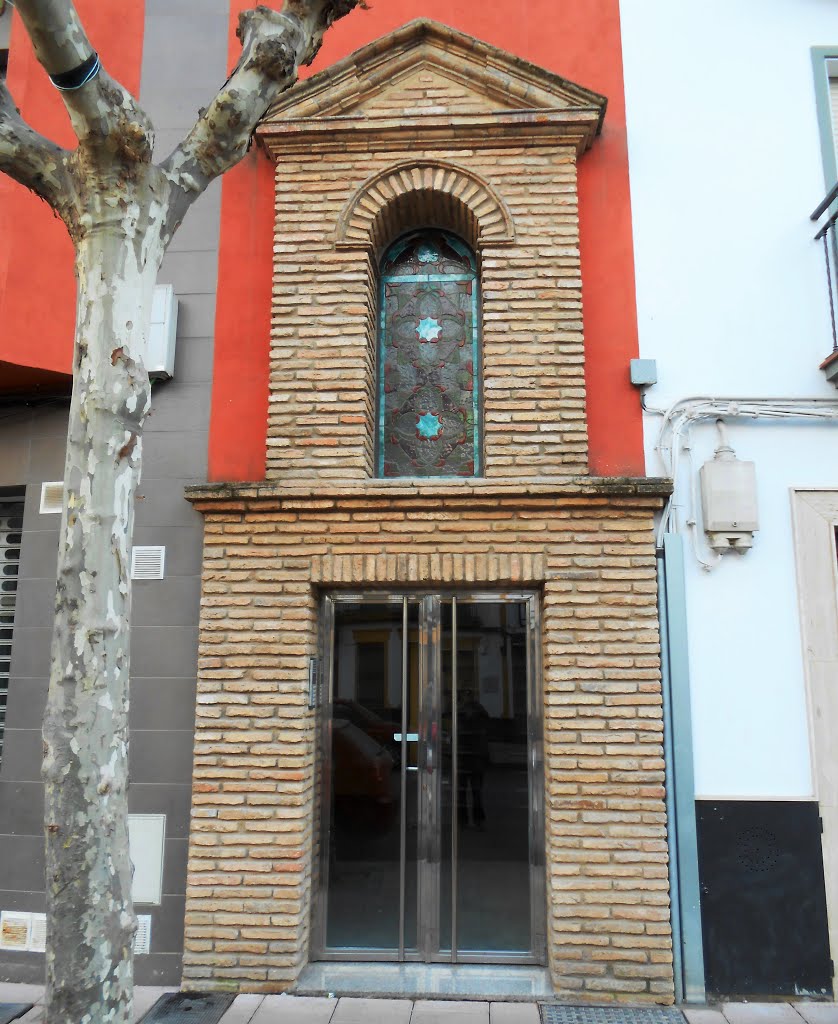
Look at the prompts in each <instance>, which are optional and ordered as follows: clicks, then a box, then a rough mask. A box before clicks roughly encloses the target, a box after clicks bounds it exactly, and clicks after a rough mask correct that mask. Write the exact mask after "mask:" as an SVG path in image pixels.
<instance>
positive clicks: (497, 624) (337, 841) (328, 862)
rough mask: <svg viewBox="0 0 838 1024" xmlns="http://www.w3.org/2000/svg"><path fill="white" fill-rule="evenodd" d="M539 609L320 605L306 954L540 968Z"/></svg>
mask: <svg viewBox="0 0 838 1024" xmlns="http://www.w3.org/2000/svg"><path fill="white" fill-rule="evenodd" d="M537 614H538V608H537V602H536V600H535V597H534V596H533V595H529V594H522V595H504V597H503V598H502V599H501V598H500V597H499V596H497V595H491V594H475V595H457V596H454V595H438V594H431V595H410V596H406V595H381V594H376V595H369V596H367V595H348V596H346V597H343V596H341V597H330V598H327V599H326V601H325V605H324V654H325V665H324V669H325V681H326V682H327V686H326V687H325V690H326V691H327V692H326V693H325V695H324V700H325V701H326V704H325V705H324V707H323V729H322V750H321V754H322V757H321V761H320V779H321V783H320V800H319V812H320V818H321V831H320V842H321V851H320V853H321V856H320V868H319V870H320V878H319V886H318V898H317V901H316V909H315V915H314V935H313V940H314V942H313V945H314V951H315V953H314V955H315V956H317V957H321V958H349V959H380V960H425V961H446V962H468V961H472V962H487V961H491V962H504V961H524V962H530V963H532V962H543V957H544V945H545V939H544V877H543V796H542V793H543V783H542V772H541V738H540V737H541V720H540V709H539V706H538V701H537V700H536V697H535V693H536V686H535V679H536V667H537V658H536V650H537V647H536V638H537V635H538V633H537V626H538V623H537Z"/></svg>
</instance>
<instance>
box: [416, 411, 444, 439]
mask: <svg viewBox="0 0 838 1024" xmlns="http://www.w3.org/2000/svg"><path fill="white" fill-rule="evenodd" d="M416 430H417V432H418V433H419V434H420V435H421V436H422V437H427V438H429V439H430V440H433V439H434V438H435V437H438V436H439V433H440V431H441V430H442V424H441V423H440V422H439V418H438V417H437V416H434V414H433V413H432V412H426V413H424V414H423V415H422V416H420V417H419V418H418V419H417V420H416Z"/></svg>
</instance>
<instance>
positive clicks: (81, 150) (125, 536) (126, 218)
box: [0, 0, 363, 1024]
mask: <svg viewBox="0 0 838 1024" xmlns="http://www.w3.org/2000/svg"><path fill="white" fill-rule="evenodd" d="M358 5H360V6H363V0H285V2H284V3H283V5H282V9H281V10H280V11H276V10H271V9H269V8H267V7H264V6H259V7H257V8H256V9H254V10H252V11H248V12H245V13H244V14H243V15H242V16H241V19H240V24H239V37H240V38H241V40H242V55H241V59H240V60H239V62H238V64H237V65H236V68H235V69H234V71H233V73H232V75H231V76H230V78H229V79H228V80H227V82H226V83H225V84H224V86H223V87H222V88H221V90H220V91H219V92H218V94H217V96H216V97H215V98H214V99H213V101H212V102H211V104H210V106H209V107H208V109H207V110H206V111H203V112H202V113H201V115H200V116H199V118H198V120H197V122H196V124H195V126H194V127H193V128H192V130H191V131H190V132H189V134H188V135H187V137H186V138H185V139H184V141H183V142H182V143H181V144H180V145H179V146H178V147H177V148H176V149H175V151H174V152H173V153H172V154H171V155H170V156H169V157H168V159H167V160H165V161H164V162H163V163H162V164H160V165H155V164H154V163H153V162H152V149H153V142H154V136H153V129H152V127H151V124H150V122H149V120H148V118H147V116H146V115H145V114H144V112H143V111H142V110H141V109H140V107H139V106H138V104H137V103H136V101H135V100H134V99H133V97H131V95H130V94H129V93H128V92H127V91H126V90H125V89H124V88H123V87H122V86H121V85H120V84H119V83H118V82H115V81H114V80H113V79H111V78H110V77H109V76H108V75H107V74H106V73H105V72H104V71H103V70H102V71H99V73H98V74H95V75H94V76H93V77H91V79H90V80H89V81H88V82H86V83H85V84H83V85H81V86H80V87H79V88H77V89H75V90H74V91H70V92H63V93H62V96H63V98H64V101H65V105H66V107H67V110H68V113H69V115H70V118H71V121H72V124H73V128H74V130H75V133H76V136H77V138H78V140H79V144H78V148H77V149H76V150H74V151H69V150H64V149H62V148H61V147H59V146H56V145H55V144H54V143H52V142H50V141H48V140H47V139H44V138H43V137H42V136H40V135H38V133H37V132H34V131H33V130H32V129H31V128H30V127H29V126H28V125H27V124H26V123H25V121H24V120H23V119H22V118H21V117H20V114H19V112H18V111H17V110H16V108H15V106H14V103H13V101H12V98H11V96H10V94H9V92H8V89H7V88H6V87H5V85H4V84H3V83H0V171H3V172H5V173H6V174H8V175H10V176H11V177H12V178H14V179H15V180H16V181H18V182H20V183H21V184H22V185H24V186H25V187H26V188H29V189H30V190H31V191H33V192H34V193H35V194H37V195H38V196H40V197H41V198H42V199H43V200H45V201H46V202H47V203H49V204H50V206H52V208H53V209H54V210H55V211H56V213H57V214H58V215H59V216H60V217H61V218H62V220H63V221H64V223H65V224H66V226H67V229H68V231H69V233H70V236H71V238H72V240H73V242H74V245H75V251H76V260H75V269H76V279H77V287H78V303H77V317H76V337H75V351H74V365H73V398H72V403H71V408H70V422H69V431H68V440H67V456H66V462H65V477H64V513H63V517H62V521H61V532H60V540H59V555H58V582H57V589H56V601H55V629H54V634H53V642H52V665H51V674H50V688H49V698H48V703H47V712H46V716H45V719H44V762H43V777H44V783H45V789H46V820H45V834H46V854H47V855H46V874H47V878H46V886H47V1017H46V1020H47V1022H48V1024H104V1022H108V1024H128V1022H129V1021H130V1020H131V1019H132V1011H131V1005H132V994H133V957H132V953H131V946H132V941H133V936H134V932H135V930H136V918H135V916H134V911H133V906H132V902H131V864H130V860H129V856H128V830H127V797H126V790H127V784H128V774H127V753H128V675H129V664H128V624H129V614H130V579H129V559H130V550H131V537H132V531H133V516H134V494H135V491H136V487H137V484H138V482H139V477H140V469H141V462H142V433H143V422H144V419H145V415H146V413H147V411H148V407H149V403H150V387H149V380H148V374H147V372H146V370H145V368H144V366H143V353H144V351H145V347H146V342H147V339H148V332H149V321H150V317H151V296H152V291H153V288H154V283H155V280H156V278H157V271H158V269H159V267H160V263H161V261H162V258H163V254H164V253H165V251H166V247H167V246H168V244H169V242H170V241H171V239H172V236H173V235H174V233H175V231H176V230H177V228H178V226H179V225H180V223H181V221H182V220H183V217H184V215H185V213H186V212H187V210H188V209H189V207H190V206H191V204H192V203H193V202H194V201H195V199H196V198H197V197H198V196H199V195H200V194H201V193H202V192H203V191H204V190H205V189H206V187H207V185H208V184H209V183H210V182H211V181H212V180H213V179H214V178H216V177H218V176H219V175H220V174H223V173H224V172H225V171H226V170H228V169H229V168H230V167H232V166H234V164H236V163H237V162H238V161H239V160H240V159H241V158H242V157H243V156H244V154H245V153H246V151H247V148H248V146H249V145H250V141H251V138H252V134H253V131H254V129H255V127H256V125H257V123H258V121H259V119H260V118H261V117H262V115H263V114H264V112H265V111H266V109H267V108H268V106H269V105H270V104H271V103H272V102H273V101H274V99H275V98H276V96H277V95H278V94H279V93H280V92H282V91H283V90H284V89H286V88H288V87H289V86H290V85H292V84H293V83H294V81H295V80H296V74H297V69H298V67H299V65H300V64H302V63H307V62H309V61H310V60H312V59H313V57H314V55H315V54H316V52H317V50H318V48H319V46H320V42H321V40H322V37H323V33H324V32H325V31H326V29H327V28H328V27H329V26H330V25H331V24H332V22H333V21H334V20H335V19H336V18H338V17H341V16H343V15H344V14H347V13H348V12H349V11H350V10H352V8H354V7H355V6H358ZM16 6H17V9H18V12H19V14H20V16H21V18H22V20H23V23H24V26H25V28H26V30H27V32H28V33H29V36H30V38H31V39H32V42H33V45H34V48H35V53H36V55H37V57H38V60H39V61H40V63H41V64H42V65H43V67H44V69H45V71H46V72H47V73H48V74H50V75H51V76H53V77H54V76H61V75H65V74H67V73H69V74H70V78H71V80H72V78H73V72H74V70H75V69H77V68H78V67H79V66H82V67H86V66H91V67H92V66H93V51H92V48H91V46H90V43H89V41H88V39H87V36H86V34H85V32H84V28H83V26H82V24H81V21H80V20H79V17H78V15H77V13H76V11H75V8H74V6H73V3H72V0H17V4H16Z"/></svg>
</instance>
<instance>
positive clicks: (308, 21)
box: [162, 0, 366, 237]
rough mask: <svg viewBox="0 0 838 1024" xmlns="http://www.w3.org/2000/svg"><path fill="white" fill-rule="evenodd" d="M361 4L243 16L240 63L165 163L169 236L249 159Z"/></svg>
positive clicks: (318, 0) (322, 2) (294, 3)
mask: <svg viewBox="0 0 838 1024" xmlns="http://www.w3.org/2000/svg"><path fill="white" fill-rule="evenodd" d="M358 6H361V7H364V6H366V4H365V2H364V0H285V2H284V4H283V7H282V10H281V11H274V10H271V9H270V8H268V7H265V6H264V5H262V4H260V5H259V6H258V7H257V8H255V10H251V11H245V12H244V13H243V14H242V15H241V16H240V17H239V27H238V32H237V35H238V37H239V39H240V40H241V41H242V54H241V57H240V58H239V61H238V63H237V64H236V66H235V68H234V69H233V72H232V74H231V75H230V77H229V78H228V79H227V81H226V82H225V83H224V85H223V86H222V87H221V89H220V90H219V92H218V94H217V95H216V97H215V98H214V99H213V101H212V102H211V103H210V105H209V108H208V109H207V110H204V111H201V114H200V116H199V118H198V120H197V122H196V123H195V125H194V126H193V128H192V129H191V131H190V132H189V134H188V135H187V136H186V138H185V139H184V140H183V142H181V143H180V145H179V146H178V147H177V148H176V149H175V150H174V152H173V153H172V154H171V155H170V156H169V157H168V158H167V159H166V160H165V161H164V162H163V164H162V170H163V171H164V173H165V174H166V175H167V176H168V178H169V180H170V181H171V183H172V186H173V190H172V197H171V214H170V217H169V220H168V222H167V226H166V230H167V233H168V235H169V237H171V235H173V234H174V232H175V231H176V230H177V228H178V227H179V226H180V223H181V221H182V220H183V217H184V215H185V214H186V211H187V210H188V209H189V207H190V206H191V205H192V203H193V202H194V201H195V199H197V197H198V196H199V195H201V193H202V192H203V191H204V190H205V189H206V187H207V185H209V183H210V182H211V181H212V180H213V179H214V178H217V177H218V176H219V175H220V174H223V173H224V172H225V171H228V170H229V169H230V168H231V167H233V166H235V164H237V163H238V162H239V161H240V160H241V159H242V157H243V156H244V155H245V153H246V152H247V150H248V148H249V147H250V141H251V139H252V137H253V132H254V131H255V129H256V126H257V125H258V123H259V121H260V119H261V118H262V116H263V115H264V113H265V111H266V110H267V109H268V107H269V106H270V105H271V104H272V103H273V102H274V100H275V99H276V97H277V96H278V95H279V94H280V93H281V92H283V91H284V90H285V89H288V88H289V87H290V86H292V85H293V84H294V83H295V82H296V80H297V69H298V68H299V66H300V65H301V64H310V63H311V62H312V60H314V57H315V55H316V54H317V51H318V50H319V49H320V44H321V42H322V40H323V34H324V33H325V31H326V29H328V28H329V26H330V25H331V24H332V23H333V22H334V21H336V20H337V19H338V18H342V17H343V16H344V15H345V14H348V13H349V12H350V11H351V10H353V9H354V8H355V7H358Z"/></svg>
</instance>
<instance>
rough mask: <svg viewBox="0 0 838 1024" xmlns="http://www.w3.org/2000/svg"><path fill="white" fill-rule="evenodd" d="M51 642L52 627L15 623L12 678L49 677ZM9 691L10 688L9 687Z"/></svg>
mask: <svg viewBox="0 0 838 1024" xmlns="http://www.w3.org/2000/svg"><path fill="white" fill-rule="evenodd" d="M51 642H52V625H51V624H50V625H46V624H45V625H43V626H34V627H32V626H21V625H18V624H17V623H15V632H14V640H13V643H12V677H13V678H19V677H24V678H27V677H33V676H34V677H36V678H39V679H42V678H43V677H44V676H48V675H49V648H50V643H51ZM9 688H10V689H11V687H9Z"/></svg>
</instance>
